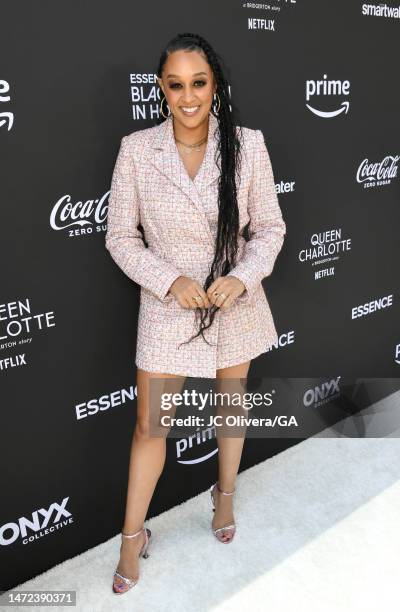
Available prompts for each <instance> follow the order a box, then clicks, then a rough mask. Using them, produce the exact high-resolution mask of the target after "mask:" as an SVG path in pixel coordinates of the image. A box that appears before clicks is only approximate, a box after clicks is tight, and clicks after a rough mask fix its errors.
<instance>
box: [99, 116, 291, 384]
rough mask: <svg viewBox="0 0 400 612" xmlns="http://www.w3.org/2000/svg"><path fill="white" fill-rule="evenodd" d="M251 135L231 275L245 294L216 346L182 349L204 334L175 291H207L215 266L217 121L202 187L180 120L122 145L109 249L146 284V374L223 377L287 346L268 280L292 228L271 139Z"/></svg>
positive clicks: (221, 315) (199, 343) (200, 342)
mask: <svg viewBox="0 0 400 612" xmlns="http://www.w3.org/2000/svg"><path fill="white" fill-rule="evenodd" d="M242 129H243V137H244V138H243V141H244V142H243V147H242V169H241V175H240V182H239V184H238V186H237V195H238V205H239V219H240V221H239V223H240V235H239V249H238V257H237V265H236V266H235V267H234V268H233V269H232V270H231V272H230V274H231V275H233V276H236V277H237V278H239V279H240V280H241V281H242V282H243V283H244V285H245V287H246V289H245V291H244V292H243V293H242V295H240V296H239V297H238V298H237V299H236V301H235V302H234V304H233V305H232V306H231V307H230V308H228V309H226V310H221V309H218V310H217V311H216V313H215V319H214V321H213V323H212V325H211V327H209V328H208V329H207V330H205V332H204V335H205V337H206V338H207V340H208V342H209V344H208V343H207V342H205V341H204V339H203V338H202V337H201V335H200V336H198V337H197V338H195V339H194V340H191V341H190V342H189V343H188V344H182V345H181V346H179V345H180V343H182V342H185V341H186V340H189V338H190V337H191V336H192V334H194V333H196V332H197V330H198V327H197V324H195V310H194V309H189V308H183V307H182V306H180V304H179V302H178V301H177V300H176V298H175V296H174V295H173V294H172V293H170V292H169V289H170V287H171V285H172V283H173V282H174V280H175V279H177V278H178V277H179V276H181V275H184V276H188V277H190V278H193V279H196V280H197V281H198V282H199V283H200V284H201V285H203V283H204V281H205V279H206V277H207V275H208V273H209V269H210V266H211V263H212V261H213V257H214V242H215V238H216V233H217V221H218V177H219V170H218V166H217V164H216V161H215V155H216V152H217V146H216V140H215V136H216V135H217V134H216V130H218V120H217V119H216V117H215V116H214V115H213V114H212V113H210V115H209V127H208V141H207V145H206V151H205V154H204V157H203V160H202V163H201V166H200V168H199V170H198V173H197V175H196V176H195V178H194V179H193V180H192V179H191V178H190V176H189V174H188V172H187V170H186V168H185V166H184V164H183V161H182V159H181V157H180V153H179V151H178V149H177V147H176V144H175V140H174V133H173V123H172V116H171V115H170V116H169V117H168V119H166V120H165V121H164V122H163V123H162V124H160V125H156V126H152V127H149V128H145V129H142V130H137V131H135V132H132V133H131V134H129V135H127V136H124V137H123V138H122V140H121V145H120V149H119V153H118V157H117V160H116V163H115V167H114V172H113V176H112V181H111V189H110V194H109V208H108V224H107V232H106V240H105V245H106V249H107V250H108V251H109V252H110V254H111V257H112V258H113V260H114V261H115V263H116V264H117V265H118V266H119V268H120V269H121V270H123V272H124V273H125V274H126V275H127V276H128V277H129V278H130V279H131V280H132V281H134V282H135V283H138V284H139V285H140V286H141V291H140V308H139V320H138V333H137V344H136V359H135V363H136V366H137V367H139V368H142V369H143V370H147V371H150V372H159V373H160V375H161V374H180V375H182V376H192V377H204V378H215V377H216V370H217V369H218V368H225V367H228V366H232V365H237V364H240V363H243V362H245V361H248V360H250V359H253V358H255V357H257V356H258V355H260V354H261V353H264V352H266V351H268V350H269V348H270V347H271V346H272V345H273V344H276V343H277V341H278V335H277V332H276V329H275V325H274V320H273V317H272V314H271V310H270V307H269V303H268V300H267V297H266V295H265V293H264V289H263V286H262V284H261V281H262V279H263V278H264V277H266V276H268V275H270V274H271V272H272V270H273V267H274V263H275V260H276V257H277V255H278V253H279V251H280V250H281V248H282V244H283V241H284V235H285V233H286V225H285V222H284V221H283V218H282V214H281V210H280V207H279V204H278V197H277V193H276V188H275V181H274V176H273V171H272V167H271V162H270V158H269V154H268V151H267V148H266V145H265V142H264V136H263V133H262V132H261V131H260V130H253V129H250V128H245V127H243V128H242ZM249 221H250V225H249V236H250V240H248V241H246V240H245V238H244V237H243V236H242V235H241V234H242V231H243V228H244V226H245V225H246V224H247V223H248V222H249ZM139 223H140V224H141V225H142V227H143V230H144V238H145V241H146V243H147V245H148V246H147V247H146V245H145V243H144V241H143V238H142V233H141V232H140V230H139V229H138V227H137V226H138V224H139Z"/></svg>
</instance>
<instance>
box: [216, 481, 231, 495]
mask: <svg viewBox="0 0 400 612" xmlns="http://www.w3.org/2000/svg"><path fill="white" fill-rule="evenodd" d="M215 484H216V485H217V489H218V491H219V492H220V493H222V495H233V494H234V492H235V489H233V491H231V492H230V493H228V492H227V491H222V490H221V489H220V488H219V484H218V482H216V483H215Z"/></svg>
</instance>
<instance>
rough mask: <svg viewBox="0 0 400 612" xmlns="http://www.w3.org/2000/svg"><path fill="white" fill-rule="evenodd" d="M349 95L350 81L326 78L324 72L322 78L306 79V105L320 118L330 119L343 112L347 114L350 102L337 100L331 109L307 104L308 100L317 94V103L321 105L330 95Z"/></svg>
mask: <svg viewBox="0 0 400 612" xmlns="http://www.w3.org/2000/svg"><path fill="white" fill-rule="evenodd" d="M349 95H350V81H347V80H346V81H341V80H340V79H328V76H327V75H326V74H324V77H323V79H322V80H319V81H314V80H312V79H310V80H308V81H306V101H307V104H306V107H307V108H308V110H310V111H311V112H312V113H313V114H314V115H317V117H321V118H322V119H332V118H334V117H337V116H338V115H342V114H343V113H345V114H347V113H348V111H349V106H350V102H349V101H348V100H343V101H342V102H340V101H338V102H337V103H336V108H334V109H333V110H323V108H317V107H316V105H311V104H308V102H309V101H310V100H311V99H312V98H313V97H314V96H318V97H319V99H318V104H320V105H323V104H324V103H325V101H326V100H329V98H330V97H331V96H334V97H344V96H346V97H347V96H349Z"/></svg>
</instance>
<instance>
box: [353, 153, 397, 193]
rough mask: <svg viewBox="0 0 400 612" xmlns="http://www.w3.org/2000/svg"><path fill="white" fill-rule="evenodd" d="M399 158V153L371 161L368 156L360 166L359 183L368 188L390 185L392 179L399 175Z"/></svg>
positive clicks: (357, 176) (358, 172)
mask: <svg viewBox="0 0 400 612" xmlns="http://www.w3.org/2000/svg"><path fill="white" fill-rule="evenodd" d="M399 159H400V156H399V155H386V156H385V157H384V158H383V159H381V160H380V161H376V162H370V161H369V159H368V158H367V157H366V158H365V159H363V160H362V162H361V164H360V165H359V166H358V170H357V175H356V178H357V183H361V184H363V185H364V187H365V188H366V189H368V188H369V187H380V186H382V185H390V183H391V182H392V179H394V178H396V177H397V171H398V168H399V164H398V162H399Z"/></svg>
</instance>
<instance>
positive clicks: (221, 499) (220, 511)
mask: <svg viewBox="0 0 400 612" xmlns="http://www.w3.org/2000/svg"><path fill="white" fill-rule="evenodd" d="M250 363H251V362H250V361H247V362H245V363H241V364H239V365H236V366H232V367H230V368H223V369H220V370H217V381H216V382H217V390H219V391H221V392H224V390H225V392H226V393H234V392H235V386H236V382H233V383H230V382H229V381H228V382H227V384H226V385H225V389H224V380H226V379H230V378H233V379H236V380H237V381H238V385H237V387H238V389H237V391H238V392H243V390H242V389H241V385H240V384H239V380H238V379H245V380H244V381H243V382H244V383H245V382H246V380H247V374H248V371H249V367H250ZM244 437H245V429H243V437H236V438H229V437H226V428H225V430H224V436H221V435H220V436H218V427H217V443H218V484H219V487H220V488H221V489H222V491H226V492H230V491H233V490H234V488H235V482H236V476H237V473H238V470H239V465H240V459H241V457H242V451H243V445H244ZM214 500H215V513H214V516H213V520H212V527H213V529H217V528H218V527H221V526H223V525H229V524H231V523H233V522H234V516H233V496H232V495H220V494H219V493H218V489H217V487H215V488H214ZM222 533H225V532H222ZM226 535H227V538H228V536H229V532H226Z"/></svg>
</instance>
